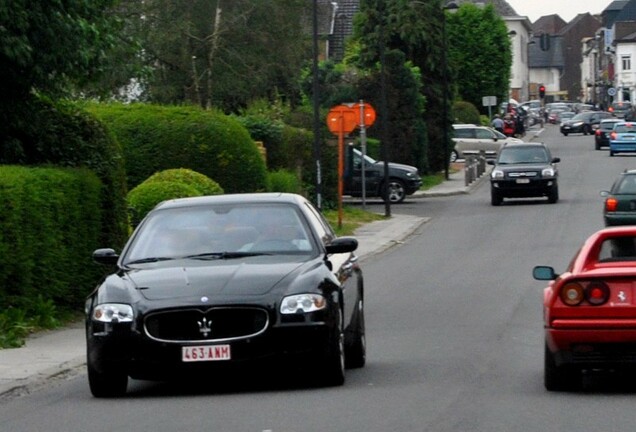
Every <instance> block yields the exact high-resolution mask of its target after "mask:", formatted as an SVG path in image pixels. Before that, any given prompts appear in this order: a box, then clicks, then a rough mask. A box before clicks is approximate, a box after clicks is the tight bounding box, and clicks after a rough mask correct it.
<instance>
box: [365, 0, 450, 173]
mask: <svg viewBox="0 0 636 432" xmlns="http://www.w3.org/2000/svg"><path fill="white" fill-rule="evenodd" d="M443 24H444V10H443V9H442V1H441V0H426V1H421V0H363V1H362V2H361V10H360V13H359V14H358V16H356V19H355V34H356V36H357V37H358V38H359V40H360V41H361V43H362V45H363V46H364V47H365V48H364V49H363V54H362V55H361V57H360V59H361V62H362V64H364V65H370V64H372V63H375V62H378V61H379V59H380V51H379V49H380V46H383V47H384V48H385V49H386V50H392V49H396V50H399V51H402V52H403V53H404V54H405V55H406V60H408V61H410V62H412V63H413V65H414V66H416V67H418V68H419V70H420V73H421V79H422V84H423V85H422V87H421V92H422V94H423V95H424V97H425V99H426V109H425V111H424V120H425V122H426V130H427V134H428V147H427V148H428V164H429V168H430V169H431V170H432V171H439V170H442V169H443V168H445V167H446V164H447V160H446V159H445V155H446V154H447V153H448V152H447V151H446V148H445V146H446V147H448V145H449V143H448V142H446V143H445V142H444V137H445V136H448V134H445V133H444V127H445V125H448V124H449V123H450V122H449V119H448V118H447V119H446V120H444V117H443V113H444V112H445V110H444V109H443V107H444V103H446V104H448V103H449V100H452V99H453V98H452V95H450V94H447V92H445V86H444V83H445V81H444V80H445V79H446V78H447V77H448V76H449V73H448V70H445V69H444V64H445V62H444V61H443V59H444V55H445V52H444V34H443V29H444V27H443ZM447 106H448V105H447ZM447 117H448V116H447Z"/></svg>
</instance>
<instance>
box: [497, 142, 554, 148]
mask: <svg viewBox="0 0 636 432" xmlns="http://www.w3.org/2000/svg"><path fill="white" fill-rule="evenodd" d="M503 146H504V147H546V148H547V146H546V145H545V143H542V142H526V141H523V142H518V141H513V142H507V143H504V145H503Z"/></svg>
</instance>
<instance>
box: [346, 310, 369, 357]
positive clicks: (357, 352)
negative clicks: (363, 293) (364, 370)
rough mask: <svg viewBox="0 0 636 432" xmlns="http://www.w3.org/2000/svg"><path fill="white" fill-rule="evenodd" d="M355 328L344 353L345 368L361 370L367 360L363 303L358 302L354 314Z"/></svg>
mask: <svg viewBox="0 0 636 432" xmlns="http://www.w3.org/2000/svg"><path fill="white" fill-rule="evenodd" d="M354 322H355V324H356V328H355V330H354V332H353V337H352V341H351V343H350V344H349V346H348V347H347V350H346V351H345V360H346V367H348V368H361V367H363V366H364V364H365V363H366V360H367V339H366V331H365V326H364V301H363V300H362V299H360V300H359V301H358V308H357V309H356V314H355V321H354Z"/></svg>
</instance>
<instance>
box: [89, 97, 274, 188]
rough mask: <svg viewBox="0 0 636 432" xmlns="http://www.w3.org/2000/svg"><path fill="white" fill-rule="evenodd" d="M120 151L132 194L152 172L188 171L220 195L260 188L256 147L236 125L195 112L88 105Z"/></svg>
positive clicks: (263, 184)
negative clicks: (217, 187) (214, 184)
mask: <svg viewBox="0 0 636 432" xmlns="http://www.w3.org/2000/svg"><path fill="white" fill-rule="evenodd" d="M87 109H88V110H90V111H91V112H93V113H94V114H95V115H96V116H97V117H98V118H100V119H101V120H103V121H104V122H105V123H106V125H107V126H108V128H109V129H110V130H111V131H112V133H113V134H114V135H115V137H117V139H118V140H119V142H120V143H121V145H122V148H123V152H124V155H125V160H126V173H127V178H128V185H129V186H130V187H131V188H132V187H134V186H137V185H139V184H140V183H142V182H143V181H144V180H145V179H146V178H148V177H150V176H151V175H152V174H153V173H155V172H157V171H163V170H166V169H170V168H188V169H191V170H194V171H196V172H199V173H201V174H204V175H205V176H207V177H209V178H211V179H213V180H214V181H216V182H217V183H218V184H219V185H220V186H221V187H222V188H223V190H224V191H225V192H227V193H236V192H257V191H263V190H265V188H266V168H265V161H264V160H263V158H262V156H261V154H260V152H259V150H258V148H257V146H256V144H255V143H254V141H253V140H252V138H251V137H250V135H249V133H248V132H247V130H246V129H245V128H244V127H243V126H242V125H241V124H240V123H239V122H238V121H237V120H236V119H233V118H231V117H229V116H227V115H225V114H222V113H220V112H218V111H206V110H202V109H200V108H197V107H189V106H188V107H186V106H181V107H165V106H157V105H147V104H132V105H124V104H116V103H113V104H92V105H89V106H87Z"/></svg>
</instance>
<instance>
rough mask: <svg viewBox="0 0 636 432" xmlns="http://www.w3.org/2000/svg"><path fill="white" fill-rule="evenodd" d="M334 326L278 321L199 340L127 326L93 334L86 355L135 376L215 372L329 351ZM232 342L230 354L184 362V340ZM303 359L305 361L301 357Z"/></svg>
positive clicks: (211, 374)
mask: <svg viewBox="0 0 636 432" xmlns="http://www.w3.org/2000/svg"><path fill="white" fill-rule="evenodd" d="M333 337H334V332H333V331H332V329H331V328H330V326H329V325H328V324H327V323H325V322H302V323H287V324H279V325H276V326H272V327H270V328H268V330H267V331H266V332H264V333H262V334H259V335H257V336H254V337H250V338H245V339H238V340H231V341H220V342H213V341H200V342H197V343H187V342H184V343H174V342H161V341H156V340H153V339H150V338H148V337H147V335H146V334H144V333H141V332H138V331H135V330H132V329H131V327H130V326H129V325H128V326H124V325H122V326H120V327H118V328H113V329H112V331H110V332H107V333H105V332H99V333H92V334H89V335H88V337H87V361H88V362H89V363H90V364H91V366H92V367H93V368H95V369H96V370H97V371H99V372H103V371H107V370H119V371H126V373H127V374H128V375H129V376H130V377H132V378H136V379H145V380H168V379H173V378H180V377H198V378H201V379H203V378H206V377H207V378H212V377H214V376H217V375H218V374H219V373H221V372H222V371H225V370H231V369H239V368H244V367H248V366H250V367H269V366H272V365H278V364H281V365H283V364H284V365H293V364H298V360H299V359H303V360H312V359H317V358H318V359H319V358H321V357H322V356H324V355H325V353H327V352H329V347H330V346H332V345H331V343H332V338H333ZM224 344H228V345H230V352H231V359H230V360H220V361H204V362H183V361H182V347H183V346H194V345H196V346H215V345H224ZM301 364H304V363H301Z"/></svg>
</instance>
